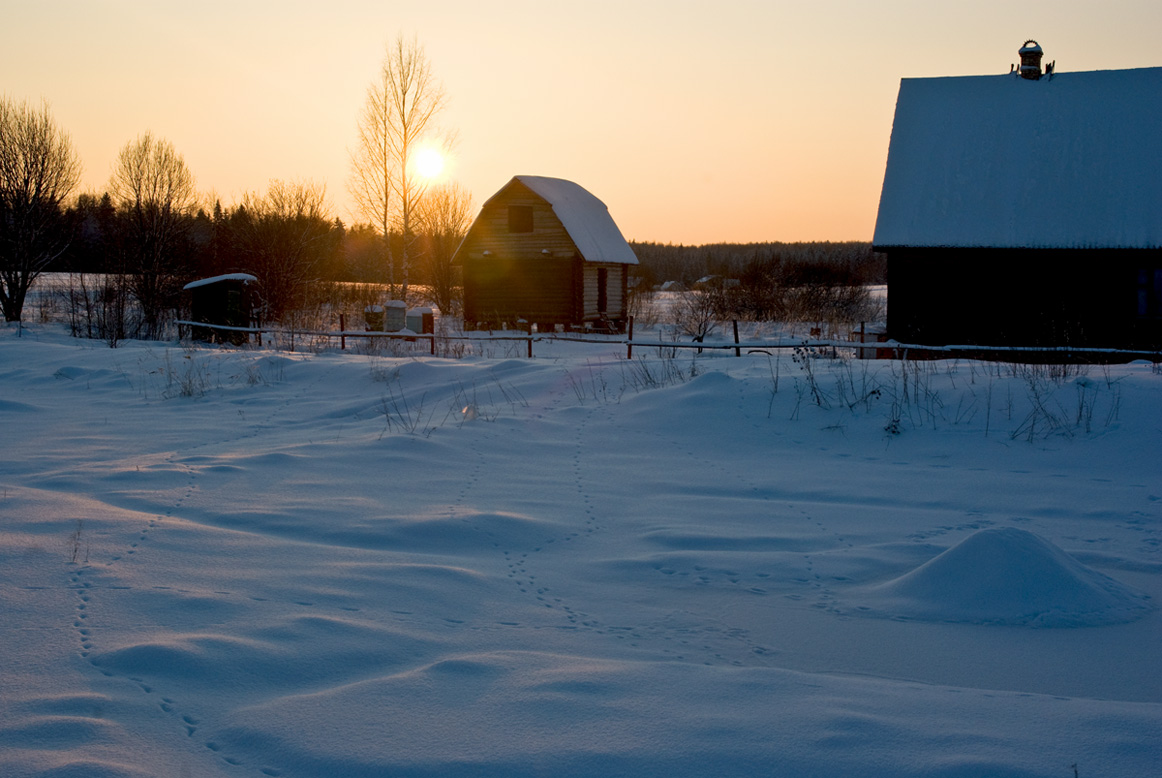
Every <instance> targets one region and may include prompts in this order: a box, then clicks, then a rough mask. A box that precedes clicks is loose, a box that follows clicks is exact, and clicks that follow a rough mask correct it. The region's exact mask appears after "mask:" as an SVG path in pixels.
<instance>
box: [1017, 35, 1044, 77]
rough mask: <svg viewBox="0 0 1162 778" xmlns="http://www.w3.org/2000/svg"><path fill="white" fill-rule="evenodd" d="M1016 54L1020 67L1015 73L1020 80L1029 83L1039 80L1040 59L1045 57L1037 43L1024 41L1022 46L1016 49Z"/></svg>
mask: <svg viewBox="0 0 1162 778" xmlns="http://www.w3.org/2000/svg"><path fill="white" fill-rule="evenodd" d="M1017 54H1019V55H1020V57H1021V67H1020V68H1019V69H1018V71H1017V72H1019V73H1020V74H1021V78H1027V79H1029V80H1030V81H1036V80H1037V79H1039V78H1041V57H1043V56H1045V52H1044V51H1042V50H1041V46H1040V45H1039V44H1038V43H1037V41H1035V40H1032V39H1030V40H1027V41H1025V43H1024V45H1023V46H1021V48H1019V49H1017Z"/></svg>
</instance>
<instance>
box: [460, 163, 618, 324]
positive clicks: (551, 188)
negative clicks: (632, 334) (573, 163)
mask: <svg viewBox="0 0 1162 778" xmlns="http://www.w3.org/2000/svg"><path fill="white" fill-rule="evenodd" d="M455 262H456V263H457V264H459V265H460V266H461V267H462V268H463V274H464V326H465V328H466V329H473V328H476V327H493V326H497V325H499V324H500V323H502V322H510V323H514V322H516V321H518V320H524V321H526V322H529V323H530V324H533V323H535V324H537V325H538V329H541V330H546V329H552V328H555V327H556V325H562V326H564V327H566V328H571V327H577V326H595V327H601V328H609V329H613V330H618V331H620V330H622V329H623V328H624V326H625V323H626V320H627V318H628V315H629V314H628V312H627V310H626V298H627V295H626V291H627V285H628V275H629V274H628V268H629V266H631V265H636V264H637V257H636V256H635V255H634V253H633V249H631V248H630V246H629V244H628V243H627V242H626V240H625V238H624V237H623V236H622V234H621V231H620V230H619V229H618V228H617V225H616V224H615V223H614V221H613V218H612V217H611V216H610V215H609V210H608V209H607V208H606V207H605V203H603V202H601V201H600V200H598V199H597V198H596V197H594V196H593V195H592V194H590V193H589V192H588V191H586V190H585V189H584V188H582V187H580V186H578V185H577V184H575V183H573V182H571V181H565V180H563V179H560V178H545V177H543V176H516V177H515V178H513V179H512V180H511V181H509V182H508V183H507V184H506V185H505V186H504V188H502V189H501V190H500V191H499V192H497V193H496V194H495V195H493V196H492V197H491V198H489V200H488V201H487V202H485V203H484V205H483V206H482V207H481V209H480V215H479V216H477V217H476V220H475V221H474V222H473V223H472V226H471V227H470V228H469V230H468V234H467V236H466V237H465V238H464V241H463V242H462V243H461V244H460V247H459V249H457V251H456V257H455Z"/></svg>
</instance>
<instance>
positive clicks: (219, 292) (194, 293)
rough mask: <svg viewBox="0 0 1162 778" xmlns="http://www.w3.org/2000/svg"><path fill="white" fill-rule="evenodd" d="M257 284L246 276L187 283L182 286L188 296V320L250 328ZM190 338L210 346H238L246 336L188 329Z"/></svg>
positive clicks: (238, 274)
mask: <svg viewBox="0 0 1162 778" xmlns="http://www.w3.org/2000/svg"><path fill="white" fill-rule="evenodd" d="M257 281H258V279H257V278H255V277H254V276H252V275H250V274H249V273H229V274H227V275H221V276H214V277H213V278H203V279H200V280H198V281H191V282H190V283H188V284H186V285H185V286H184V287H183V290H184V291H185V292H186V293H187V294H188V295H189V301H190V302H189V305H190V318H191V319H192V320H193V321H197V322H204V323H206V324H216V325H221V326H226V327H249V326H251V324H252V323H253V318H254V308H255V303H256V299H255V292H254V284H255V283H256V282H257ZM190 337H192V338H193V339H194V340H204V341H208V342H212V343H233V344H234V345H241V344H243V343H245V342H246V341H247V338H248V337H249V333H246V332H238V331H235V330H224V329H214V328H210V327H192V328H191V331H190Z"/></svg>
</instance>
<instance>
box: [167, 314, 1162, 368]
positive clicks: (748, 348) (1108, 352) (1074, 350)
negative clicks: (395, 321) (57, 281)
mask: <svg viewBox="0 0 1162 778" xmlns="http://www.w3.org/2000/svg"><path fill="white" fill-rule="evenodd" d="M175 324H177V325H178V327H179V335H180V333H181V328H183V327H190V328H194V327H198V328H202V329H209V330H221V331H223V332H240V333H247V334H251V335H258V336H259V338H260V339H261V336H262V335H263V334H268V335H282V336H286V337H289V338H291V343H292V348H291V350H292V351H293V350H294V348H293V342H294V338H296V337H308V338H338V339H339V341H340V344H341V348H346V341H347V338H369V339H388V340H407V341H423V340H426V341H429V343H430V344H431V353H432V354H435V353H436V341H437V340H457V341H465V342H492V341H496V342H502V341H510V342H512V341H515V342H521V343H528V355H529V357H530V358H531V357H532V355H533V344H534V343H542V342H564V343H594V344H602V345H606V346H609V345H621V346H625V347H626V358H627V359H632V358H633V349H634V348H635V347H636V348H658V349H697V350H698V351H699V352H701V351H703V350H706V351H730V350H733V351H734V352H735V355H736V356H742V352H744V351H745V352H746V353H748V354H761V353H765V352H767V351H779V350H788V349H791V350H794V349H806V350H812V351H821V350H829V349H830V350H835V349H854V350H856V351H868V350H870V351H873V352H876V354H877V355H880V356H878V357H877V358H882V359H939V358H941V357H943V356H949V357H956V356H959V357H964V356H970V357H977V358H984V359H987V358H988V357H987V356H986V355H995V356H996V357H997V358H1004V357H1005V356H1009V357H1016V356H1025V355H1030V356H1032V355H1035V356H1037V357H1038V358H1040V359H1042V360H1043V361H1052V360H1051V359H1049V358H1051V357H1060V358H1062V359H1064V360H1065V361H1069V360H1076V359H1077V358H1078V357H1083V356H1092V357H1101V356H1106V357H1119V358H1125V359H1144V360H1149V361H1151V362H1160V361H1162V350H1158V351H1150V350H1138V349H1114V348H1088V347H1067V346H976V345H969V344H965V345H950V346H929V345H925V344H921V343H900V342H898V341H895V340H886V341H877V342H860V341H855V340H839V339H834V338H806V339H805V338H781V339H778V340H763V341H740V340H738V331H737V329H736V330H735V340H734V341H733V342H723V341H710V342H703V341H699V340H691V341H677V340H636V339H634V337H633V335H632V332H633V329H632V326H631V328H630V335H628V336H623V337H616V336H606V337H604V338H596V337H585V336H583V335H569V334H555V333H545V334H540V333H537V334H533V333H520V334H518V333H515V332H514V333H511V334H503V335H501V334H493V333H488V334H485V333H482V332H476V333H472V334H466V333H465V334H459V335H445V334H440V335H437V334H433V333H430V332H410V331H406V330H404V331H400V332H380V331H375V330H298V329H282V328H276V327H233V326H229V325H226V324H207V323H206V322H200V321H185V320H179V321H177V322H175ZM885 354H887V355H886V356H884V355H885Z"/></svg>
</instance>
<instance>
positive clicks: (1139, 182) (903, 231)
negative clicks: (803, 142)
mask: <svg viewBox="0 0 1162 778" xmlns="http://www.w3.org/2000/svg"><path fill="white" fill-rule="evenodd" d="M1040 54H1041V49H1040V47H1039V46H1037V45H1036V42H1035V41H1027V42H1026V44H1025V45H1024V46H1022V47H1021V51H1020V56H1021V58H1022V59H1021V63H1022V64H1021V66H1020V68H1013V69H1012V72H1011V74H1010V75H996V76H967V77H953V78H913V79H903V80H902V81H901V83H900V91H899V96H898V98H897V101H896V113H895V120H894V123H893V126H892V136H891V142H890V144H889V149H888V159H887V169H886V172H885V175H884V184H883V190H882V193H881V197H880V205H879V213H878V216H877V219H876V227H875V237H874V239H873V247H874V248H875V249H876V250H877V251H881V252H884V253H885V254H886V255H887V264H888V318H887V327H888V334H889V335H890V336H891V337H892V338H893V339H894V340H897V341H900V342H903V343H916V344H923V345H962V344H966V345H995V346H1035V347H1057V348H1070V347H1100V348H1116V349H1130V350H1150V351H1152V350H1156V349H1158V348H1159V347H1162V68H1140V69H1132V70H1103V71H1091V72H1077V73H1061V72H1056V71H1054V70H1053V69H1052V67H1047V68H1046V70H1045V72H1042V71H1041V69H1040V65H1039V62H1040Z"/></svg>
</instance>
